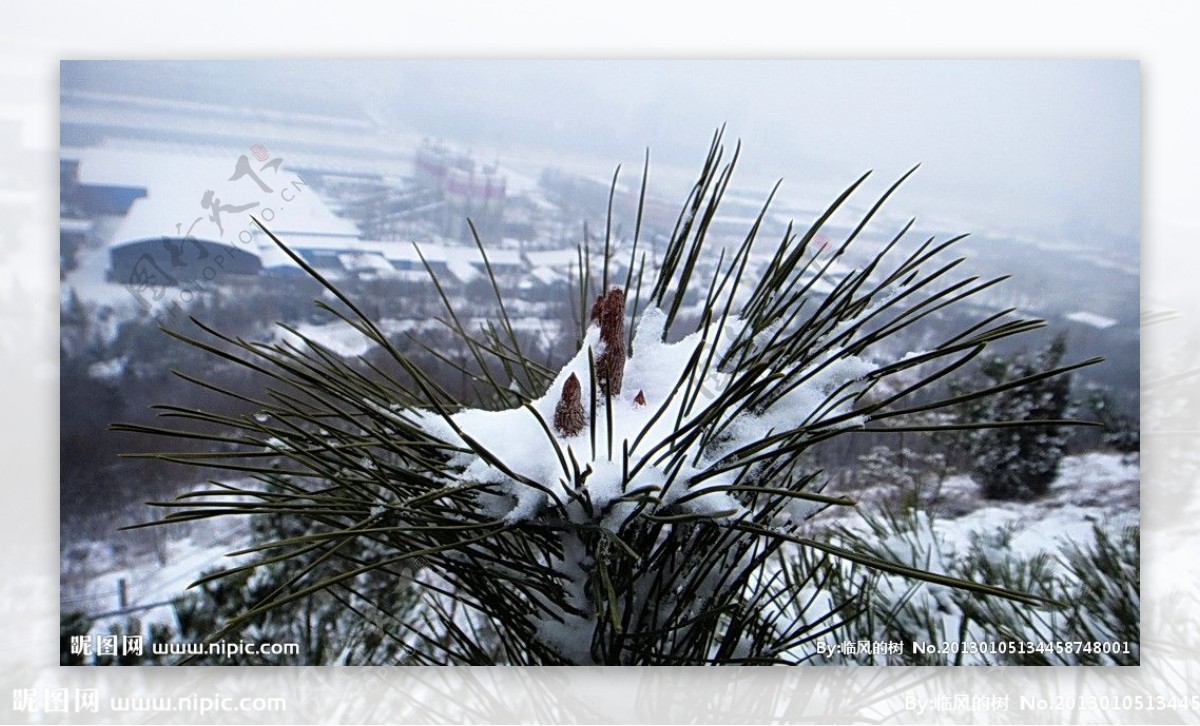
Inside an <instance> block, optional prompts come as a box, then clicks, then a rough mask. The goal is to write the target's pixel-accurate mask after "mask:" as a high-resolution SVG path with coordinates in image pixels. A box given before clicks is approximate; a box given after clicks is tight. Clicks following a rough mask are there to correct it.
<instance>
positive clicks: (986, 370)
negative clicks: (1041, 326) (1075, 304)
mask: <svg viewBox="0 0 1200 726" xmlns="http://www.w3.org/2000/svg"><path fill="white" fill-rule="evenodd" d="M1065 351H1066V339H1065V338H1063V337H1062V336H1059V337H1058V338H1056V339H1055V340H1054V341H1053V342H1052V343H1051V344H1050V345H1049V346H1048V347H1047V348H1046V349H1044V350H1042V351H1040V352H1039V353H1038V354H1036V355H1034V356H1031V357H1029V356H1017V357H1016V358H1013V359H1005V358H992V359H990V360H988V361H987V362H986V364H985V365H984V367H983V374H984V376H986V377H987V379H988V380H989V382H990V383H993V384H1000V383H1003V382H1004V381H1012V380H1021V379H1024V378H1028V377H1031V376H1036V375H1037V374H1038V372H1039V371H1043V370H1047V369H1052V368H1055V367H1057V366H1058V364H1059V363H1060V362H1061V361H1062V357H1063V353H1064V352H1065ZM1070 392H1071V378H1070V376H1066V375H1064V376H1057V377H1054V378H1043V379H1040V380H1037V381H1032V382H1030V383H1029V384H1028V385H1025V386H1022V387H1019V388H1013V389H1009V390H1006V391H1003V392H1002V393H999V394H998V395H996V396H993V397H992V398H990V399H989V400H988V401H987V403H986V404H983V405H982V407H981V408H982V410H980V411H977V414H976V415H979V416H980V418H981V419H982V420H987V421H996V422H1006V421H1007V422H1012V423H1015V424H1024V425H1015V426H1003V427H995V428H989V429H986V430H982V431H979V432H977V435H976V436H975V437H974V442H973V446H972V449H971V453H972V454H973V456H974V458H975V467H974V469H973V471H972V475H973V477H974V478H975V480H976V481H978V482H979V483H980V485H981V486H982V488H983V494H984V496H985V497H987V498H989V499H1022V500H1027V499H1033V498H1036V497H1040V496H1042V495H1043V494H1045V493H1046V491H1047V490H1048V489H1049V487H1050V483H1051V482H1052V481H1054V477H1055V476H1056V475H1057V474H1058V465H1059V462H1061V461H1062V458H1063V456H1064V455H1065V453H1066V444H1067V430H1066V428H1065V427H1064V426H1063V425H1062V424H1061V422H1062V421H1063V420H1064V419H1065V418H1066V411H1067V405H1068V404H1069V403H1070Z"/></svg>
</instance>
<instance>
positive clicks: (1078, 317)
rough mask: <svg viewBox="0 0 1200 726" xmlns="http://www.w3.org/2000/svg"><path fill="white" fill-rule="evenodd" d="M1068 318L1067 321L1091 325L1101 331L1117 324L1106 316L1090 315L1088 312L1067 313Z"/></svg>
mask: <svg viewBox="0 0 1200 726" xmlns="http://www.w3.org/2000/svg"><path fill="white" fill-rule="evenodd" d="M1066 318H1067V320H1070V321H1072V322H1076V323H1082V324H1084V325H1090V326H1092V327H1093V328H1099V329H1100V330H1104V329H1105V328H1111V327H1112V326H1114V325H1116V324H1117V321H1116V320H1114V319H1113V318H1110V317H1108V316H1105V315H1100V314H1099V313H1090V312H1088V311H1086V310H1080V311H1077V312H1073V313H1067V315H1066Z"/></svg>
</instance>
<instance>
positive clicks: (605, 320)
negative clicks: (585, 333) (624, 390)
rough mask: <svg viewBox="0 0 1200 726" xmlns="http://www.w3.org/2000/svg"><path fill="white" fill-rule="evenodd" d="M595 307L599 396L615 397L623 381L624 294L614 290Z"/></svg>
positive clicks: (616, 288)
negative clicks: (600, 348) (596, 308)
mask: <svg viewBox="0 0 1200 726" xmlns="http://www.w3.org/2000/svg"><path fill="white" fill-rule="evenodd" d="M601 302H602V303H603V304H601ZM595 307H601V310H600V315H599V317H600V341H601V342H602V343H604V346H603V350H601V351H600V359H599V360H597V361H596V380H597V381H598V382H599V384H600V391H601V392H602V393H607V394H608V395H610V396H615V395H617V394H618V393H620V392H621V383H622V381H624V379H625V293H624V292H623V291H622V290H621V288H619V287H614V288H612V289H611V290H609V291H608V294H607V295H604V296H603V300H602V301H597V303H596V305H595V306H593V309H594V308H595Z"/></svg>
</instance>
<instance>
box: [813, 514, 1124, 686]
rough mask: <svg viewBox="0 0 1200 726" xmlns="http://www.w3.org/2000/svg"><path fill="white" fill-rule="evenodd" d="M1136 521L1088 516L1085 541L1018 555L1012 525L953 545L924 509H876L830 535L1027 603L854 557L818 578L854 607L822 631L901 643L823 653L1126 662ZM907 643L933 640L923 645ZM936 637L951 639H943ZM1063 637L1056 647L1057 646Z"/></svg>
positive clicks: (894, 658) (918, 660)
mask: <svg viewBox="0 0 1200 726" xmlns="http://www.w3.org/2000/svg"><path fill="white" fill-rule="evenodd" d="M1139 534H1140V533H1139V529H1138V527H1136V526H1132V527H1115V528H1113V529H1112V530H1106V529H1105V528H1104V527H1102V526H1100V525H1098V524H1095V525H1093V530H1092V540H1091V541H1090V542H1088V543H1083V544H1081V543H1078V542H1070V541H1064V540H1062V539H1061V538H1059V541H1058V543H1057V544H1058V549H1057V551H1055V552H1049V551H1040V552H1037V553H1033V554H1022V553H1020V552H1017V551H1015V550H1014V548H1013V547H1012V541H1011V536H1012V532H1011V529H1010V528H1007V527H1003V526H1001V527H999V528H996V529H993V530H985V531H974V532H971V533H970V542H969V545H968V546H966V547H965V548H964V549H961V550H959V549H956V546H955V544H954V543H953V542H951V541H948V539H947V538H946V537H945V536H943V534H942V533H941V532H940V531H939V526H938V525H937V523H936V522H935V520H934V519H933V518H932V517H930V516H929V515H928V514H927V513H925V512H919V511H918V512H910V513H907V514H905V515H902V516H896V515H893V514H891V513H887V512H881V513H879V514H878V515H877V516H873V517H869V518H868V520H867V522H866V527H865V528H839V530H838V534H837V535H836V539H837V541H840V542H842V543H843V544H845V545H848V546H850V547H853V548H854V549H856V550H858V551H862V552H869V553H871V554H872V555H874V556H875V557H879V558H886V559H889V560H892V561H898V562H904V563H907V564H909V565H910V566H912V567H914V568H922V569H930V570H934V571H938V572H943V573H946V574H947V575H949V576H951V577H954V578H960V579H965V580H972V581H977V582H988V583H991V584H993V585H996V586H998V587H1003V588H1005V589H1009V590H1013V591H1017V592H1023V593H1027V594H1029V595H1031V596H1033V597H1035V598H1037V599H1038V600H1039V601H1040V602H1038V603H1037V604H1036V605H1032V606H1031V605H1030V604H1028V603H1020V602H1016V601H1013V600H1011V599H1004V598H996V597H983V596H980V595H979V594H978V593H973V592H970V591H967V590H963V589H958V588H952V587H942V586H939V585H936V584H930V583H927V582H921V581H916V582H914V581H912V580H909V579H905V578H903V577H899V576H896V575H890V574H881V573H878V572H873V571H871V570H869V569H864V568H862V567H859V566H857V565H854V564H852V563H851V564H846V565H843V566H842V567H841V568H840V571H839V572H838V573H837V575H836V576H835V577H830V578H829V580H828V585H829V588H830V590H831V592H832V595H831V597H832V599H833V600H834V601H846V602H854V603H856V605H857V606H858V607H859V608H861V609H862V613H861V615H860V616H859V617H858V618H856V619H854V620H851V621H848V622H846V623H845V624H844V625H842V626H841V627H839V628H837V629H835V630H832V631H831V632H830V633H828V634H827V635H826V636H825V637H826V643H827V646H829V647H827V648H826V649H825V650H826V652H828V651H829V650H831V647H832V646H833V645H834V644H836V643H838V642H857V641H863V640H869V641H875V642H900V643H903V644H904V648H903V650H902V652H901V653H897V654H887V655H883V656H879V655H870V654H865V655H855V654H852V655H845V654H842V653H837V654H832V655H830V656H829V657H828V660H829V662H834V663H857V664H891V665H896V664H905V665H963V664H967V665H988V664H991V665H1136V664H1137V663H1138V662H1139V658H1140V651H1141V648H1140V627H1139V623H1140V609H1141V602H1140V597H1139V588H1138V584H1139V562H1140V548H1139ZM914 643H921V644H924V645H933V646H935V649H934V650H932V651H931V652H926V651H925V650H923V649H921V648H916V647H913V644H914ZM942 644H947V645H949V646H950V647H948V648H941V646H942ZM1060 645H1061V647H1060Z"/></svg>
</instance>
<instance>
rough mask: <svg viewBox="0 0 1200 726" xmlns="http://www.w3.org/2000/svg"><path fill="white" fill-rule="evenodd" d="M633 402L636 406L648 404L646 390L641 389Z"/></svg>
mask: <svg viewBox="0 0 1200 726" xmlns="http://www.w3.org/2000/svg"><path fill="white" fill-rule="evenodd" d="M633 403H634V405H635V406H645V405H646V392H645V391H641V390H639V391H638V395H637V396H634V399H633Z"/></svg>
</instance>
